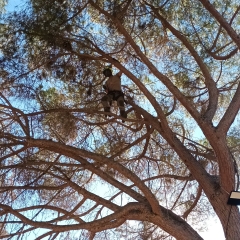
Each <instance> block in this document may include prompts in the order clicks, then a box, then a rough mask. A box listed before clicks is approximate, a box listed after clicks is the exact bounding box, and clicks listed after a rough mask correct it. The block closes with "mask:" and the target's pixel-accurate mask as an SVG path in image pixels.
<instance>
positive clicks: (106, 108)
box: [104, 107, 111, 118]
mask: <svg viewBox="0 0 240 240" xmlns="http://www.w3.org/2000/svg"><path fill="white" fill-rule="evenodd" d="M104 112H109V113H110V107H105V108H104ZM105 117H106V118H107V117H111V115H109V114H106V115H105Z"/></svg>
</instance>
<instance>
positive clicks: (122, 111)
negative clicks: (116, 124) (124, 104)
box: [120, 110, 127, 123]
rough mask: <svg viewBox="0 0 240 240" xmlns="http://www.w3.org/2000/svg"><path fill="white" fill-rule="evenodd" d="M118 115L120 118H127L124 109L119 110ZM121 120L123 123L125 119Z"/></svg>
mask: <svg viewBox="0 0 240 240" xmlns="http://www.w3.org/2000/svg"><path fill="white" fill-rule="evenodd" d="M120 115H121V117H122V118H127V113H126V112H125V110H120ZM122 122H123V123H124V122H125V121H124V120H122Z"/></svg>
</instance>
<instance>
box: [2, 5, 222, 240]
mask: <svg viewBox="0 0 240 240" xmlns="http://www.w3.org/2000/svg"><path fill="white" fill-rule="evenodd" d="M22 5H24V1H23V0H9V1H8V5H7V7H6V10H7V11H13V10H19V7H17V6H22ZM197 133H199V135H200V136H201V137H202V134H201V132H200V130H198V131H197ZM206 226H207V228H208V230H207V231H206V232H198V233H199V234H200V235H201V236H202V237H203V239H204V240H225V237H224V233H223V229H222V226H221V224H220V221H219V219H218V218H213V217H210V218H209V220H208V221H206Z"/></svg>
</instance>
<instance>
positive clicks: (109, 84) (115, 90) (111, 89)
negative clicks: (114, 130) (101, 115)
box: [102, 66, 127, 118]
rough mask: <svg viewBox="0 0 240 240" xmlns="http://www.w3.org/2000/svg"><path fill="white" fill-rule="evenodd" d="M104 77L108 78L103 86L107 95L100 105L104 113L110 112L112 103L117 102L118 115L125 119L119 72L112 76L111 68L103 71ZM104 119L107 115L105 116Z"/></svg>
mask: <svg viewBox="0 0 240 240" xmlns="http://www.w3.org/2000/svg"><path fill="white" fill-rule="evenodd" d="M103 74H104V76H105V77H108V80H107V81H106V83H105V84H104V85H103V88H104V90H105V92H106V93H107V94H106V95H105V96H103V98H102V105H103V108H104V111H105V112H110V107H111V104H112V101H117V105H118V107H119V110H120V115H121V117H123V118H127V113H126V112H125V106H124V94H123V92H122V89H121V75H122V73H121V72H118V73H117V74H116V75H112V70H111V66H109V67H107V68H105V69H104V70H103ZM105 116H106V117H107V116H109V115H105Z"/></svg>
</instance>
